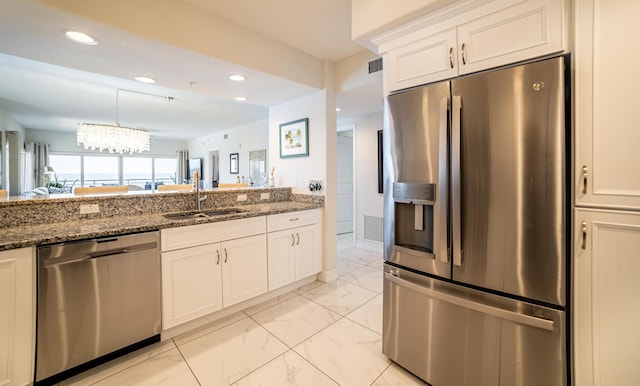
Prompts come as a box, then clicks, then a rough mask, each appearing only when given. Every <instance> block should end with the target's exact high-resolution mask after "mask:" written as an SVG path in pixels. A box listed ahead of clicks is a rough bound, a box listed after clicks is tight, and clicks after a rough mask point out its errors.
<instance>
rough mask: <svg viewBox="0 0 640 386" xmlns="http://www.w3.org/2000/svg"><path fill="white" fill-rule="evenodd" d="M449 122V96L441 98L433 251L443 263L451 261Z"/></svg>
mask: <svg viewBox="0 0 640 386" xmlns="http://www.w3.org/2000/svg"><path fill="white" fill-rule="evenodd" d="M448 123H449V98H442V99H440V123H439V126H440V127H439V137H440V143H439V144H438V147H439V148H438V153H439V154H440V157H439V160H438V174H439V177H440V178H439V182H440V184H439V186H438V188H437V189H438V191H437V198H436V203H437V207H436V208H435V211H434V212H435V213H434V214H435V216H436V218H435V219H434V224H435V227H434V230H433V233H434V234H433V242H434V248H433V252H434V254H435V258H436V259H440V261H441V262H443V263H448V262H449V253H448V248H447V206H448V203H447V187H448V185H449V183H448V173H449V172H448V167H449V165H448V164H447V163H448V159H447V136H448Z"/></svg>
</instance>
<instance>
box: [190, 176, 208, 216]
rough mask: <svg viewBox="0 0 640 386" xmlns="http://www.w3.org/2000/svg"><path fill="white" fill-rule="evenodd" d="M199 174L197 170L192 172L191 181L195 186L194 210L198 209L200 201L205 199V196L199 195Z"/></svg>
mask: <svg viewBox="0 0 640 386" xmlns="http://www.w3.org/2000/svg"><path fill="white" fill-rule="evenodd" d="M199 179H200V175H199V174H198V172H197V171H195V172H193V183H194V184H195V186H196V210H197V211H200V203H201V202H202V201H204V200H206V199H207V196H204V197H200V183H199Z"/></svg>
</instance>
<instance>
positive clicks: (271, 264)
mask: <svg viewBox="0 0 640 386" xmlns="http://www.w3.org/2000/svg"><path fill="white" fill-rule="evenodd" d="M294 244H295V238H294V230H293V229H285V230H283V231H278V232H269V234H268V236H267V246H268V248H267V249H268V252H267V258H268V267H267V271H268V277H269V291H272V290H274V289H276V288H280V287H282V286H284V285H287V284H289V283H292V282H293V280H294Z"/></svg>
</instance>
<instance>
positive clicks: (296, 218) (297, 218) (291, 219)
mask: <svg viewBox="0 0 640 386" xmlns="http://www.w3.org/2000/svg"><path fill="white" fill-rule="evenodd" d="M298 220H300V218H299V217H295V218H290V219H289V221H298Z"/></svg>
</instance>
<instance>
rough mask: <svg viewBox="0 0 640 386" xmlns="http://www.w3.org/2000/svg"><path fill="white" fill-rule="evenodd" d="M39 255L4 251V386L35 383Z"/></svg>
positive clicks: (0, 326)
mask: <svg viewBox="0 0 640 386" xmlns="http://www.w3.org/2000/svg"><path fill="white" fill-rule="evenodd" d="M34 262H35V252H34V249H33V248H21V249H13V250H9V251H3V252H0V385H27V384H30V383H31V382H33V365H34V357H35V350H34V348H35V346H34V344H35V323H34V322H35V319H36V318H35V271H34Z"/></svg>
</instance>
